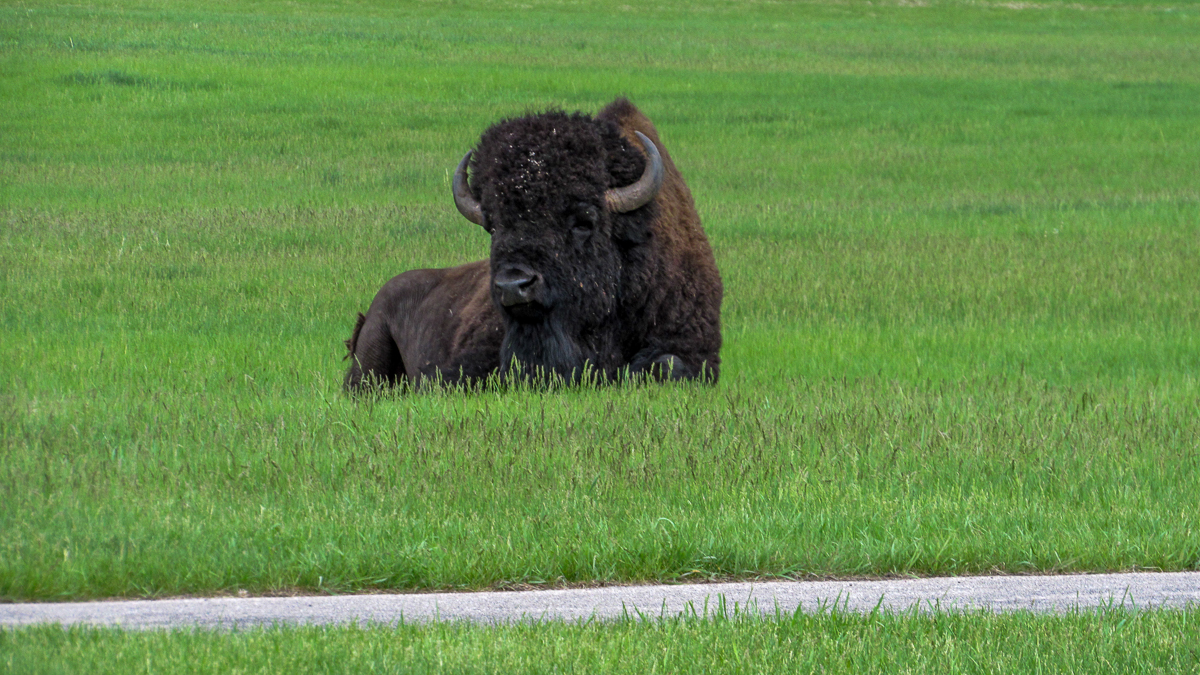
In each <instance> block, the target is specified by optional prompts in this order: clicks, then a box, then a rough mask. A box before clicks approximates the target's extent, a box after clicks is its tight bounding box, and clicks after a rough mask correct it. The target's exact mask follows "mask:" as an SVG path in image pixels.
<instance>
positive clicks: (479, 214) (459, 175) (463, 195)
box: [451, 150, 487, 229]
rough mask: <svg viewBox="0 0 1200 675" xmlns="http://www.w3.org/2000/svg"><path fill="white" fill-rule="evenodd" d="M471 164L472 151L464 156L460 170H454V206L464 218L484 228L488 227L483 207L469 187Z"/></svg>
mask: <svg viewBox="0 0 1200 675" xmlns="http://www.w3.org/2000/svg"><path fill="white" fill-rule="evenodd" d="M470 162H471V151H470V150H468V151H467V154H465V155H463V158H462V161H461V162H459V163H458V168H457V169H455V170H454V182H453V183H452V184H451V188H452V189H453V190H454V205H455V206H457V207H458V212H459V213H461V214H463V216H464V217H465V218H466V219H467V220H469V221H471V222H472V223H475V224H476V225H480V226H482V227H483V228H485V229H486V228H487V225H484V224H483V207H482V206H480V205H479V200H477V199H475V196H474V195H472V194H471V188H469V187H467V164H469V163H470Z"/></svg>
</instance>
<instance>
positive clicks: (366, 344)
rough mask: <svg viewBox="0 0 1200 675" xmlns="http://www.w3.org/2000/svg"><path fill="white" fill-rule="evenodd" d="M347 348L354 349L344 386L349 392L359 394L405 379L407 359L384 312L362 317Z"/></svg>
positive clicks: (361, 315) (369, 312)
mask: <svg viewBox="0 0 1200 675" xmlns="http://www.w3.org/2000/svg"><path fill="white" fill-rule="evenodd" d="M371 309H372V310H375V307H372V308H371ZM346 347H347V348H348V349H349V350H350V353H349V354H348V355H347V357H346V358H348V359H350V368H349V369H348V370H347V371H346V380H345V382H344V383H343V387H345V389H346V391H349V392H357V391H361V390H363V389H365V388H367V387H370V386H373V385H374V386H378V385H389V386H391V385H394V384H396V383H397V382H399V381H401V380H402V379H403V378H404V376H405V372H404V360H403V359H402V358H400V349H399V348H398V347H397V346H396V341H395V340H394V339H393V338H392V331H391V329H390V327H389V326H388V322H387V321H386V319H385V318H384V316H383V315H382V313H381V312H378V311H368V312H367V314H366V315H363V314H359V315H358V323H357V324H356V325H355V327H354V335H353V336H351V338H350V339H349V340H347V341H346Z"/></svg>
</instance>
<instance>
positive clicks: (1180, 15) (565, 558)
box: [0, 0, 1200, 667]
mask: <svg viewBox="0 0 1200 675" xmlns="http://www.w3.org/2000/svg"><path fill="white" fill-rule="evenodd" d="M1198 30H1200V11H1197V10H1196V9H1195V8H1194V7H1192V6H1191V5H1188V4H1185V3H1179V4H1178V5H1171V4H1168V5H1161V4H1155V3H1139V2H1102V1H1095V2H1077V3H1069V4H1066V3H1059V2H1055V1H1046V2H1022V3H990V2H982V1H978V2H965V1H964V2H955V1H946V2H929V3H923V2H901V3H887V2H876V3H845V2H803V3H778V4H776V3H754V2H707V3H705V2H702V3H686V4H685V3H674V2H650V3H647V4H642V5H638V6H637V7H636V9H635V8H631V7H630V6H628V5H623V4H619V3H604V2H602V3H581V4H574V3H570V2H525V3H506V2H494V3H488V2H480V3H472V4H471V5H470V6H469V7H468V6H464V5H461V4H459V3H456V2H415V3H389V4H382V3H381V4H379V5H374V4H371V3H369V2H362V3H345V4H338V5H330V4H315V3H314V4H307V3H282V2H280V3H277V2H270V1H267V2H254V3H251V2H225V3H222V2H217V3H208V4H206V5H205V7H204V8H197V7H195V6H193V5H192V4H190V3H180V2H174V1H171V0H163V1H161V2H146V3H140V4H137V5H133V4H131V3H119V2H98V3H93V4H89V5H86V6H75V5H71V6H67V5H56V4H50V3H39V2H27V3H26V2H22V3H10V4H6V5H5V6H3V7H0V138H2V139H3V143H2V144H0V146H2V147H0V600H4V601H24V600H54V599H89V598H102V597H154V596H165V595H181V594H186V595H212V594H226V593H235V592H238V591H245V592H248V593H251V594H264V593H281V592H287V593H290V592H336V593H344V592H356V591H368V590H422V589H456V588H512V587H522V588H523V587H530V586H547V585H551V586H552V585H563V584H585V585H586V584H607V583H627V582H644V581H687V580H706V579H718V578H719V579H726V578H760V577H791V578H806V577H814V576H815V577H830V576H833V577H846V576H892V575H929V574H976V573H1024V572H1033V571H1050V572H1072V571H1110V570H1127V569H1162V570H1188V569H1200V505H1198V502H1197V500H1196V498H1195V495H1196V494H1200V382H1198V376H1200V283H1197V280H1198V278H1200V275H1198V274H1197V272H1196V270H1197V269H1200V188H1198V187H1197V182H1196V176H1197V175H1200V134H1197V133H1196V129H1198V128H1200V43H1197V42H1196V40H1195V35H1196V34H1197V31H1198ZM616 95H626V96H629V97H630V98H631V99H632V100H633V101H634V102H635V103H636V104H637V105H638V106H639V107H641V108H642V110H643V111H644V112H646V113H647V114H648V115H649V117H650V118H651V119H652V120H654V121H655V123H656V124H657V126H658V129H659V132H660V134H661V136H662V138H663V141H664V144H665V145H666V147H667V148H668V149H669V151H670V152H671V154H672V156H673V157H674V159H675V162H676V164H677V165H678V166H679V167H680V169H681V171H682V172H683V174H684V177H685V178H686V179H687V181H688V183H689V186H690V187H691V189H692V191H693V193H694V194H695V196H696V200H697V206H698V209H699V211H700V214H701V217H702V219H703V221H704V224H705V228H706V230H707V232H708V234H709V237H710V239H711V241H712V244H713V248H714V252H715V254H716V257H717V262H718V265H719V267H720V269H721V272H722V275H723V277H724V281H725V288H726V296H725V302H724V305H723V322H724V336H725V345H724V348H723V350H722V355H723V369H722V370H723V372H722V379H721V382H720V383H719V384H718V385H716V386H714V387H705V386H696V385H686V384H685V385H666V386H631V385H623V386H614V387H608V388H602V389H595V388H586V387H584V388H566V389H563V388H555V389H551V390H548V391H546V390H528V389H509V390H505V389H499V388H490V389H487V390H485V391H482V392H462V391H453V390H449V391H433V392H424V393H419V394H415V395H383V396H375V397H368V398H366V399H362V400H354V399H351V398H348V397H346V396H344V395H343V394H342V393H341V391H340V378H341V373H342V371H343V369H344V367H345V363H344V362H343V361H342V360H341V359H342V356H343V355H344V347H343V346H342V340H343V339H345V338H346V337H349V332H350V329H351V328H352V325H353V319H354V315H355V313H356V312H357V311H360V310H363V309H365V308H366V306H367V304H368V303H369V301H370V299H371V297H372V296H373V294H374V292H375V291H376V290H377V289H378V288H379V286H380V285H381V284H382V283H383V282H384V281H385V280H387V279H388V278H389V277H391V276H392V275H394V274H396V273H399V272H401V271H403V270H406V269H410V268H414V267H437V266H448V265H453V264H458V263H461V262H465V261H469V260H475V259H479V258H482V257H485V256H486V255H487V245H488V242H487V236H486V233H484V232H483V231H482V230H480V229H479V228H477V227H475V226H472V225H470V224H468V223H466V222H465V221H464V220H463V219H462V218H461V217H460V216H459V215H458V214H457V212H455V210H454V208H453V205H452V203H451V199H450V190H449V180H450V172H451V171H452V170H453V167H454V165H455V164H456V162H457V160H458V158H460V157H461V156H462V153H463V152H464V151H465V150H466V149H469V148H470V147H471V146H472V144H473V143H474V142H475V140H476V139H477V138H478V136H479V134H480V133H481V132H482V131H483V130H484V129H485V128H486V127H487V126H488V125H489V124H491V123H493V122H495V121H497V120H499V119H502V118H504V117H506V116H513V115H520V114H523V113H525V112H528V111H531V110H543V109H547V108H562V109H566V110H584V111H588V112H594V111H596V110H597V109H599V108H600V107H601V106H603V105H604V104H605V103H607V102H608V101H610V100H611V99H612V98H613V97H614V96H616ZM1180 616H1181V617H1182V619H1180V620H1183V621H1185V622H1187V621H1190V622H1191V623H1192V624H1194V614H1187V613H1185V614H1182V615H1180ZM1082 620H1083V619H1081V621H1082ZM1089 620H1092V619H1089ZM1156 620H1157V619H1156ZM1162 620H1164V621H1168V620H1174V619H1162ZM818 621H819V620H818ZM1094 621H1100V620H1099V619H1094ZM564 630H566V629H564ZM24 635H26V637H29V636H31V635H33V634H32V633H26V634H24ZM75 635H76V634H75V633H72V634H71V635H69V636H67V637H64V638H61V639H75V637H72V636H75ZM51 637H53V636H51ZM29 639H34V638H32V637H29ZM37 639H42V638H37ZM46 639H51V638H50V637H47V638H46ZM53 639H60V638H58V637H53ZM97 639H100V638H97ZM263 639H272V638H271V636H270V634H267V635H266V636H265V637H264V638H263ZM298 639H299V638H298ZM472 639H473V638H472ZM9 644H12V643H11V642H10V643H9ZM1193 644H1194V643H1193ZM1192 653H1193V664H1194V653H1195V652H1194V651H1193V652H1192ZM1192 667H1195V666H1194V665H1193V666H1192Z"/></svg>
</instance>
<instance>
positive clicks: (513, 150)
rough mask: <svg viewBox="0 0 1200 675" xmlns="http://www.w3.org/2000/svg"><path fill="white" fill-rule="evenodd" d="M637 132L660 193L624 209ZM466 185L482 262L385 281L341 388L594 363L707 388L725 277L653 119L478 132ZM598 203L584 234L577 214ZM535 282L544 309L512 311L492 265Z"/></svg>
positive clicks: (629, 114)
mask: <svg viewBox="0 0 1200 675" xmlns="http://www.w3.org/2000/svg"><path fill="white" fill-rule="evenodd" d="M634 131H640V132H642V133H643V134H645V135H646V136H647V137H648V138H650V140H651V141H652V142H653V143H654V144H655V146H656V147H657V148H658V150H659V152H660V153H661V155H662V158H663V164H664V173H665V176H664V180H663V186H662V188H661V190H660V191H659V193H658V195H657V197H656V198H655V199H654V200H653V201H652V202H650V203H649V204H646V205H645V206H643V207H641V208H639V209H636V210H634V211H631V212H628V213H612V212H609V211H608V210H607V209H606V208H604V199H603V195H604V191H605V190H607V189H608V188H610V187H620V186H624V185H629V184H631V183H633V182H634V181H636V180H637V179H638V177H639V176H640V175H641V173H642V170H643V168H644V166H645V161H646V160H645V156H644V154H643V152H642V148H641V146H640V142H639V141H638V140H637V139H636V137H635V136H634V133H633V132H634ZM472 160H473V161H472V166H471V190H472V192H473V193H474V195H475V197H476V198H477V199H478V200H479V201H480V203H481V204H482V207H483V212H484V216H485V219H486V226H487V228H488V229H489V230H490V231H491V233H492V250H491V257H490V259H489V260H482V261H478V262H474V263H468V264H467V265H462V266H459V267H454V268H449V269H443V270H413V271H410V272H405V273H404V274H401V275H399V276H397V277H395V278H393V279H392V280H391V281H389V282H388V283H387V284H385V285H384V287H383V289H381V290H380V291H379V293H378V294H377V295H376V297H375V300H374V301H373V302H372V303H371V308H370V309H369V310H368V311H367V313H366V315H365V318H360V320H359V323H358V325H357V326H356V328H355V331H354V335H353V337H351V339H350V340H349V341H348V342H347V347H348V349H349V350H350V356H351V358H352V359H353V363H352V364H351V366H350V369H349V371H348V372H347V373H346V383H345V384H346V387H347V389H351V390H353V389H358V388H359V387H361V386H363V385H364V384H365V383H368V382H370V381H372V380H375V381H378V382H381V383H397V382H403V381H407V382H411V383H419V382H421V381H423V380H425V379H429V378H441V379H444V380H449V381H459V380H462V379H465V380H468V381H471V380H476V379H479V378H482V377H485V376H487V375H488V374H490V373H493V372H496V371H497V370H499V371H501V372H508V369H509V367H510V366H511V365H512V364H514V363H516V364H519V365H520V366H521V367H522V369H523V371H524V372H526V373H530V372H536V371H541V372H543V373H549V372H553V373H556V374H558V375H559V376H562V377H564V378H567V379H575V378H578V377H579V375H580V374H581V373H582V371H583V370H584V368H585V367H590V368H591V369H593V370H594V371H596V372H597V373H598V374H600V375H601V376H603V377H605V378H613V377H617V376H619V375H620V374H621V373H622V372H631V373H643V372H645V373H649V374H652V375H655V376H658V377H664V376H667V377H672V378H695V377H701V378H704V379H706V380H708V381H716V379H717V377H718V375H719V373H720V356H719V351H720V348H721V327H720V322H721V319H720V309H721V298H722V293H723V291H722V285H721V278H720V275H719V273H718V272H717V267H716V263H715V261H714V259H713V255H712V249H711V248H710V247H709V244H708V239H707V238H706V237H705V235H704V231H703V230H702V229H701V226H700V218H699V216H698V215H697V213H696V209H695V206H694V204H693V201H692V196H691V193H690V192H689V191H688V188H687V186H686V185H685V184H684V182H683V178H682V177H681V176H680V174H679V172H678V171H677V170H676V168H675V165H674V163H673V162H672V161H671V158H670V155H669V154H668V153H667V150H666V148H664V147H663V145H662V143H661V141H660V140H659V138H658V133H657V131H656V130H655V128H654V125H653V124H651V123H650V120H648V119H647V118H646V117H645V116H644V115H642V113H641V112H640V111H639V110H638V109H637V108H636V107H634V105H633V104H632V103H630V102H629V101H628V100H626V99H624V98H618V99H617V100H615V101H613V103H611V104H609V105H608V106H607V107H606V108H605V109H604V110H602V111H600V113H599V114H597V115H596V117H595V118H594V119H593V118H590V117H587V116H585V115H581V114H575V115H567V114H564V113H544V114H541V115H531V116H528V117H523V118H518V119H513V120H506V121H504V122H501V123H499V124H496V125H494V126H493V127H491V128H489V129H488V130H487V131H485V132H484V134H483V136H482V138H481V139H480V144H479V147H478V149H477V151H476V152H475V154H474V156H473V158H472ZM589 205H590V206H593V207H595V206H597V205H598V206H599V211H600V215H599V220H598V221H597V222H595V223H594V226H593V225H589V226H588V227H580V226H579V222H578V221H577V219H576V218H575V216H573V215H572V214H574V213H577V212H579V211H578V210H579V209H581V208H586V207H588V206H589ZM513 266H519V267H522V268H524V269H534V270H537V272H538V274H539V275H541V276H542V277H544V279H545V282H546V283H545V286H546V289H547V290H546V300H545V302H546V308H545V311H544V312H543V313H541V314H539V315H538V316H536V317H532V318H531V317H529V316H523V315H522V316H516V315H513V314H511V313H510V312H509V311H508V310H506V309H503V308H502V306H501V305H500V301H499V299H498V298H493V297H492V296H493V295H494V292H495V291H494V286H493V283H492V281H493V279H494V278H495V275H496V274H498V272H499V270H502V269H506V268H512V267H513Z"/></svg>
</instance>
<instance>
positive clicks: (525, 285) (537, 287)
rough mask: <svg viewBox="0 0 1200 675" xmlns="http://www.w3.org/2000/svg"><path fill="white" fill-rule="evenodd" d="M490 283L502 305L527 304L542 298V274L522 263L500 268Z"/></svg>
mask: <svg viewBox="0 0 1200 675" xmlns="http://www.w3.org/2000/svg"><path fill="white" fill-rule="evenodd" d="M492 284H493V285H495V286H496V292H497V297H498V299H499V300H500V304H501V305H502V306H504V307H514V306H516V305H527V304H529V303H531V302H539V301H541V299H542V298H541V295H542V286H543V284H542V275H540V274H538V273H537V272H534V271H533V270H531V269H529V268H528V267H524V266H522V265H515V266H513V267H506V268H504V269H502V270H500V271H499V272H497V273H496V277H495V278H494V279H493V280H492Z"/></svg>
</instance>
